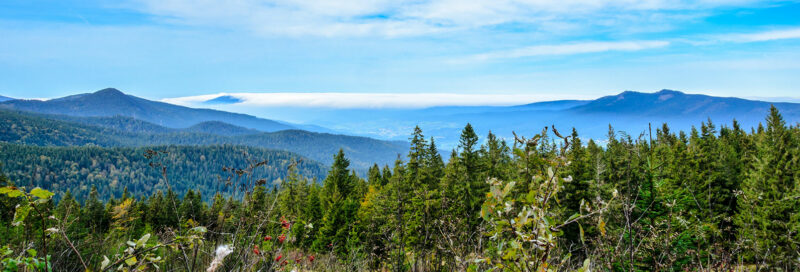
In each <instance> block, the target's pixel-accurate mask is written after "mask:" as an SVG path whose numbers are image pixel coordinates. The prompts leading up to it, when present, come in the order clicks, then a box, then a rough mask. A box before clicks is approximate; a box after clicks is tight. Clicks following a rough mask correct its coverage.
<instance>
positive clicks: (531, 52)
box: [469, 41, 669, 60]
mask: <svg viewBox="0 0 800 272" xmlns="http://www.w3.org/2000/svg"><path fill="white" fill-rule="evenodd" d="M667 45H669V42H666V41H615V42H584V43H569V44H549V45H535V46H528V47H523V48H517V49H512V50H505V51H496V52H489V53H484V54H478V55H474V56H472V57H470V58H469V59H472V60H491V59H508V58H521V57H534V56H554V55H574V54H586V53H598V52H608V51H638V50H645V49H652V48H659V47H664V46H667Z"/></svg>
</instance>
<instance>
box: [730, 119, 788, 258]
mask: <svg viewBox="0 0 800 272" xmlns="http://www.w3.org/2000/svg"><path fill="white" fill-rule="evenodd" d="M766 122H767V126H766V128H764V129H762V128H761V126H759V133H758V134H757V135H756V142H755V152H756V153H755V154H754V155H755V157H754V158H753V163H752V167H751V168H750V169H749V170H748V171H747V173H746V175H745V180H744V182H743V184H742V195H741V196H740V197H739V199H738V200H739V203H738V204H739V206H740V207H748V208H747V209H742V210H740V213H739V215H738V216H737V223H738V225H739V233H740V239H742V240H743V241H744V243H745V244H746V245H748V246H749V248H748V249H749V250H751V253H752V256H751V257H752V258H754V260H756V261H761V260H765V261H766V262H767V264H770V265H769V267H770V268H771V269H778V268H784V269H785V268H789V267H792V266H794V265H797V263H796V262H797V258H798V251H797V250H796V247H797V242H798V241H800V236H798V233H797V232H794V231H793V228H794V226H793V225H794V224H797V223H796V222H792V219H793V218H792V217H793V216H795V215H794V214H796V213H797V208H798V204H797V202H798V200H797V199H796V198H795V196H796V195H798V194H797V192H798V189H797V182H796V180H795V179H796V177H797V176H796V173H795V172H794V171H796V170H797V169H798V158H797V157H796V153H795V154H793V149H795V148H797V147H796V146H797V142H796V141H793V139H792V135H791V132H790V131H789V130H788V129H787V127H786V123H785V121H784V120H783V117H782V116H781V115H780V113H779V112H778V110H777V109H776V108H775V107H774V106H773V107H771V108H770V113H769V116H768V117H767V120H766Z"/></svg>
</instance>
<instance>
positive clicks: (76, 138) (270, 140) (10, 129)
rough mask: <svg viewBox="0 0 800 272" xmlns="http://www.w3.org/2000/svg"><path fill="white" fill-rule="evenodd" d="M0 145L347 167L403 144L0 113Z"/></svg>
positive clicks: (386, 157)
mask: <svg viewBox="0 0 800 272" xmlns="http://www.w3.org/2000/svg"><path fill="white" fill-rule="evenodd" d="M0 142H8V143H15V144H25V145H38V146H84V145H96V146H101V147H135V146H152V145H217V144H234V145H243V146H250V147H258V148H268V149H274V150H286V151H290V152H294V153H297V154H299V155H302V156H304V157H307V158H310V159H312V160H315V161H319V162H322V163H324V164H330V163H332V161H333V155H334V154H335V153H336V152H337V151H338V150H339V149H343V150H344V151H345V153H346V155H347V157H348V158H349V159H350V160H351V162H352V165H353V166H354V167H356V168H362V169H366V168H367V167H369V166H371V165H372V164H373V163H379V164H382V165H383V164H392V163H393V162H394V160H395V159H396V158H397V155H398V154H404V153H405V152H406V151H407V147H408V144H407V143H405V142H392V141H381V140H376V139H372V138H367V137H360V136H346V135H335V134H328V133H316V132H308V131H302V130H283V131H277V132H269V133H267V132H259V131H254V130H249V129H246V128H242V127H236V126H233V125H230V124H226V123H220V122H206V123H200V124H198V125H197V126H194V127H190V128H187V129H171V128H166V127H162V126H158V125H155V124H151V123H147V122H144V121H141V120H136V119H133V118H129V117H120V116H116V117H71V116H58V115H44V114H35V113H29V112H20V111H8V110H0Z"/></svg>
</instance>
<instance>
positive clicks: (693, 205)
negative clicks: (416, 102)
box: [0, 107, 800, 272]
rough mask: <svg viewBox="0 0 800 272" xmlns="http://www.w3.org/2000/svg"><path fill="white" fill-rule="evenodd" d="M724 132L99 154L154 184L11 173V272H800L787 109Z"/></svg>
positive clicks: (794, 153) (4, 243)
mask: <svg viewBox="0 0 800 272" xmlns="http://www.w3.org/2000/svg"><path fill="white" fill-rule="evenodd" d="M714 121H715V122H712V120H708V121H706V122H702V123H700V124H696V126H695V127H694V128H692V129H691V130H690V131H674V130H672V129H670V127H669V124H658V125H656V124H653V126H652V127H650V128H645V129H644V130H643V132H642V133H641V134H638V135H630V134H626V133H623V132H619V131H615V129H614V128H612V127H609V129H608V135H607V137H606V138H605V139H602V140H597V139H595V140H588V139H587V138H582V137H581V135H580V134H579V131H576V130H575V129H570V128H568V127H556V126H548V127H545V128H543V129H542V130H540V131H515V134H514V137H513V138H506V139H504V138H501V137H498V136H496V135H494V134H492V133H491V132H490V133H489V134H488V135H485V136H483V135H480V136H479V135H477V134H476V130H475V129H473V127H472V126H471V125H469V124H466V126H465V127H463V130H462V131H461V136H460V139H459V142H458V145H457V147H456V148H454V149H453V150H447V151H444V152H443V151H442V150H439V149H438V148H437V144H436V142H435V138H432V137H428V136H426V135H425V133H424V131H422V130H421V129H420V128H419V127H417V128H415V129H414V130H413V132H411V133H410V136H409V143H410V147H409V149H408V151H407V153H406V154H403V155H402V156H398V157H397V160H396V161H395V162H394V164H390V165H378V164H374V165H372V166H371V167H370V168H369V169H368V170H367V171H366V172H365V171H357V169H356V168H354V167H353V166H352V165H351V164H350V161H349V159H348V154H347V151H345V150H342V149H340V150H339V152H338V153H336V154H330V156H331V157H332V158H333V159H332V160H331V161H332V163H330V164H329V166H326V167H325V168H322V166H321V165H318V164H311V163H307V162H302V161H301V160H299V159H296V158H293V157H291V156H289V155H286V154H277V155H276V154H272V153H264V152H259V151H252V150H251V151H250V152H249V153H248V155H247V156H242V155H236V156H233V155H225V154H224V153H225V152H238V151H237V149H235V148H234V147H231V146H223V147H215V148H213V149H192V150H191V151H192V153H191V154H194V155H192V156H185V157H180V158H182V159H175V157H171V158H169V159H163V158H166V157H168V156H169V155H170V154H171V152H177V150H178V149H180V148H181V147H175V146H171V147H163V146H162V147H158V146H154V147H148V148H143V147H137V148H128V149H114V150H113V152H111V151H108V152H100V151H98V152H100V153H97V152H95V153H96V154H95V155H93V156H94V157H93V158H94V160H101V161H102V160H108V163H110V164H117V165H116V167H115V168H114V169H115V171H122V170H120V169H123V170H124V169H127V170H126V171H129V172H128V173H139V174H136V175H133V174H130V175H127V176H126V175H125V174H124V173H123V174H119V173H117V174H118V175H119V176H120V177H119V178H118V179H119V180H121V181H123V182H122V183H120V186H125V184H129V185H130V188H125V190H123V191H122V192H121V193H120V192H110V191H109V189H108V188H107V187H106V186H108V184H107V183H106V182H84V183H81V179H83V178H80V177H78V178H75V179H76V180H75V181H71V182H72V183H70V184H71V185H70V186H61V187H58V186H50V187H46V186H44V185H42V184H45V183H48V184H57V183H59V182H65V181H59V180H57V179H59V178H67V177H72V176H71V175H70V174H59V175H53V176H52V177H51V178H49V179H47V180H45V179H44V178H40V179H38V180H40V181H39V182H37V183H36V184H32V183H28V182H20V180H22V179H23V177H24V176H25V174H26V173H32V172H33V170H30V169H29V170H25V171H23V170H20V172H14V173H12V174H6V175H3V177H2V180H1V181H0V182H1V184H2V187H0V206H1V207H2V208H0V211H2V214H0V247H2V248H0V267H2V269H3V270H4V271H46V272H50V271H207V272H212V271H797V270H800V126H798V124H791V123H787V121H785V120H784V118H783V117H782V116H781V113H780V112H779V111H778V110H777V109H776V108H774V107H773V108H772V109H771V110H770V112H769V114H768V115H767V116H766V117H765V118H764V120H763V121H762V122H761V124H759V125H758V126H757V127H753V128H750V127H747V128H745V127H742V126H741V125H740V124H739V123H737V122H736V121H735V120H721V121H725V122H726V123H716V121H717V120H714ZM3 148H4V149H3V152H4V153H5V152H10V151H9V150H17V151H14V152H13V153H5V154H4V156H11V157H12V160H13V158H14V155H13V154H19V155H16V158H17V160H18V163H19V164H24V165H38V164H41V163H42V162H40V159H41V158H40V157H39V156H38V155H23V154H25V153H26V152H28V153H30V152H34V153H33V154H39V153H42V152H50V153H47V154H50V155H49V156H51V157H54V158H55V157H58V158H62V160H67V161H68V160H69V159H68V158H66V157H64V156H68V154H72V153H69V152H67V153H68V154H67V155H59V156H60V157H59V156H55V155H53V154H56V153H58V152H57V151H58V150H51V151H47V150H46V149H41V150H34V151H25V150H26V149H24V148H23V147H20V146H15V145H11V144H7V145H4V146H3ZM82 150H83V151H80V152H90V151H91V150H93V149H92V148H87V149H85V150H84V149H82ZM109 150H111V149H109ZM37 152H38V153H37ZM75 152H79V151H75ZM62 153H63V152H62ZM10 154H12V155H10ZM42 154H44V153H42ZM81 154H83V153H81ZM104 154H105V155H106V156H114V157H109V158H105V159H104V158H102V156H103V155H104ZM447 154H449V156H447ZM201 155H203V156H205V157H207V159H204V160H200V159H198V158H199V156H201ZM132 162H135V163H132ZM276 162H278V163H276ZM201 164H207V166H205V167H203V166H198V165H201ZM301 166H302V167H301ZM15 167H16V168H15V169H18V168H19V167H17V166H15ZM104 167H107V166H104ZM276 167H280V168H281V169H285V171H286V173H288V174H286V175H281V174H279V172H280V171H278V170H276V169H278V168H276ZM4 168H8V167H7V166H4ZM34 168H35V167H34ZM117 168H119V169H117ZM19 169H23V168H19ZM32 169H33V168H32ZM76 169H77V168H76ZM87 169H88V170H87V171H91V170H92V167H88V168H87ZM192 169H201V170H202V171H200V170H192ZM3 170H5V169H3ZM15 171H16V170H15ZM26 171H28V172H26ZM74 171H77V172H80V171H79V170H74ZM109 171H110V170H109ZM176 171H177V172H176ZM180 171H184V172H187V173H188V172H190V171H193V172H191V173H195V174H193V175H192V177H191V180H185V179H182V178H181V175H180V173H182V172H180ZM197 171H200V172H197ZM176 173H178V174H176ZM87 175H91V174H87ZM275 180H278V181H279V182H278V183H274V182H273V181H275ZM154 183H159V184H162V185H159V186H152V184H154ZM80 184H82V185H80Z"/></svg>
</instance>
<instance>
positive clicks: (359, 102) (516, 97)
mask: <svg viewBox="0 0 800 272" xmlns="http://www.w3.org/2000/svg"><path fill="white" fill-rule="evenodd" d="M220 96H230V97H235V98H238V99H240V100H242V102H239V103H236V104H235V105H242V106H255V107H309V108H427V107H435V106H509V105H521V104H527V103H533V102H537V101H551V100H558V99H586V98H587V97H582V96H574V95H573V96H564V95H559V96H555V95H540V94H456V93H219V94H209V95H199V96H187V97H176V98H166V99H162V100H161V101H163V102H167V103H172V104H178V105H184V106H200V105H203V104H204V102H205V101H208V100H211V99H214V98H217V97H220Z"/></svg>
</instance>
